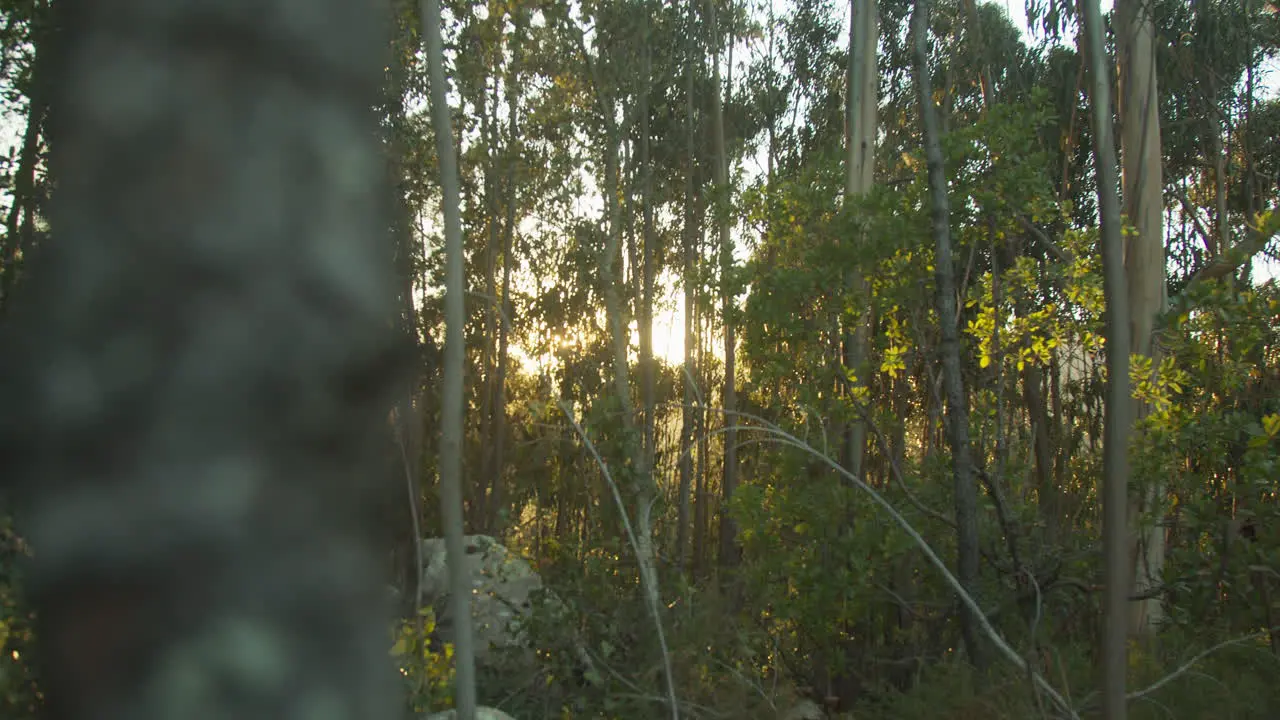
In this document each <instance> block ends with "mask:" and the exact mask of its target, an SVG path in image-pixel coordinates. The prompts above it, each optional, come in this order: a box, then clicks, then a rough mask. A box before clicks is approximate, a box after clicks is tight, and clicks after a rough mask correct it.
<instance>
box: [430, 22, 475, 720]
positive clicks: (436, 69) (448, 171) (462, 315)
mask: <svg viewBox="0 0 1280 720" xmlns="http://www.w3.org/2000/svg"><path fill="white" fill-rule="evenodd" d="M422 35H423V39H424V41H425V45H426V48H425V53H426V56H427V68H428V75H429V79H430V82H429V83H428V87H429V90H430V92H429V95H428V98H429V101H430V108H431V125H432V128H433V129H434V131H435V136H436V154H437V156H438V158H439V161H440V187H441V190H442V193H443V198H442V200H441V209H442V210H443V215H444V232H445V298H444V301H445V346H444V382H443V388H442V390H441V400H440V459H439V467H440V507H441V513H440V514H441V516H442V517H443V518H444V532H445V551H446V552H447V553H448V570H449V587H450V588H451V592H450V593H449V612H450V614H451V615H452V617H453V628H452V629H453V642H454V651H455V652H454V671H455V679H454V695H455V698H456V703H457V715H458V717H457V720H475V715H476V670H475V645H474V643H473V641H472V628H471V592H470V589H471V583H472V578H471V577H470V575H469V573H468V571H467V566H466V563H464V562H463V557H464V554H465V548H464V547H463V515H462V441H463V429H464V418H463V411H464V402H465V400H464V398H463V388H464V384H465V380H466V379H465V377H464V373H465V369H466V347H465V343H466V303H465V298H464V297H463V293H464V292H465V290H466V279H465V277H464V270H465V266H466V255H465V253H464V250H463V246H462V216H461V210H460V203H459V190H458V158H457V156H456V155H455V154H454V144H453V127H452V120H451V118H450V110H449V104H448V100H447V87H446V86H445V74H444V42H443V40H442V39H441V37H440V4H439V0H422Z"/></svg>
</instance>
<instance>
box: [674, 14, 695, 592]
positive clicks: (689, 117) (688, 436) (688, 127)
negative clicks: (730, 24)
mask: <svg viewBox="0 0 1280 720" xmlns="http://www.w3.org/2000/svg"><path fill="white" fill-rule="evenodd" d="M686 16H687V20H688V23H689V28H688V32H687V33H686V40H685V162H686V163H687V165H688V167H687V169H686V171H685V176H684V227H683V229H682V230H683V238H682V239H683V242H684V273H683V285H684V366H683V367H684V378H683V387H684V393H683V395H682V407H681V410H680V490H679V493H680V498H679V510H678V517H677V521H676V522H677V529H676V565H677V567H678V568H679V569H681V570H683V569H684V567H685V561H686V558H687V552H688V548H689V530H690V528H689V519H690V518H689V516H690V514H691V511H692V507H691V502H690V490H691V486H692V484H693V437H694V423H695V419H694V409H693V404H694V402H695V400H696V398H697V388H696V387H695V386H694V378H695V377H696V376H695V374H694V373H695V372H696V368H695V367H694V363H693V350H694V345H695V343H696V342H697V338H696V337H695V335H694V313H695V309H694V240H695V238H696V237H697V235H696V233H697V230H696V229H695V227H694V196H693V188H694V179H693V174H694V168H695V167H696V157H695V154H694V153H695V148H694V112H693V78H694V69H695V67H696V66H697V63H696V62H695V59H694V40H693V26H694V18H695V13H694V3H693V2H690V3H689V6H688V12H687V13H686Z"/></svg>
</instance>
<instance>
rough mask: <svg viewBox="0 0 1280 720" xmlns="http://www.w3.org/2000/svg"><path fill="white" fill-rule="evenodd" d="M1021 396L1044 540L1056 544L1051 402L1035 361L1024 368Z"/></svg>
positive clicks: (1055, 495) (1055, 487)
mask: <svg viewBox="0 0 1280 720" xmlns="http://www.w3.org/2000/svg"><path fill="white" fill-rule="evenodd" d="M1022 397H1023V399H1024V400H1025V401H1026V403H1027V413H1028V414H1029V415H1030V416H1031V439H1032V443H1031V448H1032V454H1033V455H1034V457H1035V466H1034V467H1035V478H1036V483H1035V484H1036V494H1037V495H1038V496H1039V503H1038V507H1039V510H1040V522H1041V524H1043V525H1044V538H1045V542H1046V543H1048V544H1049V545H1050V546H1053V544H1054V543H1056V542H1057V538H1058V523H1059V512H1060V511H1059V507H1058V506H1059V502H1058V494H1059V492H1060V491H1059V489H1058V487H1057V485H1056V484H1055V480H1054V474H1053V451H1052V449H1051V446H1050V442H1049V422H1050V420H1049V404H1048V400H1047V398H1046V397H1045V392H1044V372H1043V371H1041V369H1040V367H1039V366H1037V365H1036V364H1035V363H1028V364H1027V366H1026V368H1025V369H1024V370H1023V371H1022Z"/></svg>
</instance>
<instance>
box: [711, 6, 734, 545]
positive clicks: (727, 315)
mask: <svg viewBox="0 0 1280 720" xmlns="http://www.w3.org/2000/svg"><path fill="white" fill-rule="evenodd" d="M715 3H716V0H707V25H708V29H709V31H710V33H711V53H712V55H711V78H712V87H713V90H712V93H711V131H712V139H713V147H714V149H715V163H714V165H713V168H714V175H715V186H716V195H717V202H716V205H715V216H716V226H717V227H718V228H719V231H720V284H721V289H720V316H721V319H722V321H723V323H724V395H723V400H722V402H723V404H724V408H723V410H724V423H725V426H726V427H727V429H726V430H725V433H724V475H723V479H722V480H721V484H720V497H721V500H720V565H721V566H724V567H732V566H734V565H737V562H738V548H737V543H738V530H737V524H736V523H735V522H734V520H733V516H732V514H731V513H730V508H731V503H732V501H733V491H734V490H735V489H737V486H738V432H737V430H735V429H734V427H735V426H736V425H737V424H738V418H737V416H736V415H734V411H736V410H737V404H738V394H737V386H736V384H735V382H734V380H735V378H734V374H735V371H736V368H735V367H734V359H735V358H734V355H735V351H736V348H737V342H736V338H735V336H734V325H733V279H732V274H733V239H732V237H731V236H730V230H731V228H732V222H731V220H730V217H729V212H730V203H729V193H730V190H729V156H728V152H727V150H726V147H725V132H724V102H723V98H722V97H721V93H722V92H723V93H727V92H729V91H728V90H727V89H724V88H722V86H721V80H720V59H719V58H720V34H719V29H718V26H717V23H716V5H715Z"/></svg>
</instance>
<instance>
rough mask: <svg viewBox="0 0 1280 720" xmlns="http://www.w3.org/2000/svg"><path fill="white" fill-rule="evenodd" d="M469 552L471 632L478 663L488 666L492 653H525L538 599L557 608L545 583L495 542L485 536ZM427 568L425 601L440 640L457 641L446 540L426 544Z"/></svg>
mask: <svg viewBox="0 0 1280 720" xmlns="http://www.w3.org/2000/svg"><path fill="white" fill-rule="evenodd" d="M464 541H465V547H466V561H467V577H469V578H470V579H471V580H470V588H469V589H470V591H471V616H472V623H473V624H472V628H473V634H474V638H475V641H476V661H477V662H478V663H480V664H485V663H486V662H488V661H490V660H491V659H492V655H493V651H494V650H506V649H515V648H526V649H527V646H528V638H527V633H525V632H524V630H523V628H522V621H524V620H525V619H527V618H528V617H529V614H530V612H531V611H532V610H533V609H534V604H535V601H536V600H537V599H538V596H539V594H540V593H547V594H546V595H544V597H545V598H546V600H547V602H550V603H553V604H554V605H559V603H558V601H557V600H556V599H555V598H554V596H553V595H550V593H549V592H547V591H545V590H544V588H543V584H542V578H541V577H539V576H538V573H537V572H535V571H534V569H533V568H532V567H531V566H530V565H529V563H528V562H526V561H525V560H524V558H521V557H520V556H518V555H515V554H513V553H511V552H509V551H508V550H507V549H506V548H505V547H503V546H502V544H501V543H499V542H498V541H497V540H494V539H493V538H491V537H488V536H486V535H468V536H466V538H464ZM422 557H423V563H424V564H425V567H424V568H423V574H422V592H423V598H424V599H425V600H426V602H428V603H430V604H431V605H432V606H433V607H434V608H435V610H436V619H437V627H438V628H439V632H440V637H441V638H442V639H444V640H445V641H446V642H452V639H453V635H454V633H453V626H454V623H453V618H452V616H451V614H450V610H449V603H448V597H449V590H450V588H449V564H448V562H447V558H446V553H445V544H444V539H443V538H427V539H425V540H423V541H422Z"/></svg>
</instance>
